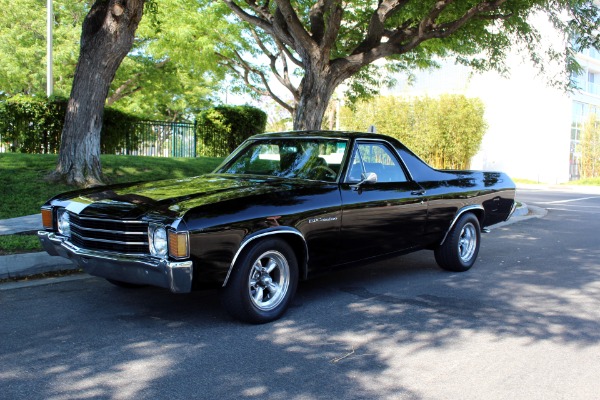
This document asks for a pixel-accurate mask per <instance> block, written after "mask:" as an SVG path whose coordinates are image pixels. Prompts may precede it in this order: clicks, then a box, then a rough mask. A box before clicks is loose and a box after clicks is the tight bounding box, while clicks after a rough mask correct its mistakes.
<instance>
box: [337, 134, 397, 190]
mask: <svg viewBox="0 0 600 400" xmlns="http://www.w3.org/2000/svg"><path fill="white" fill-rule="evenodd" d="M371 172H374V173H375V174H377V182H406V181H407V179H406V175H405V174H404V170H403V169H402V167H401V166H400V164H398V160H397V159H396V157H394V155H393V154H392V153H391V152H390V150H389V149H388V148H387V146H385V145H384V144H383V143H358V145H357V146H356V147H355V149H354V153H353V154H352V159H351V160H350V168H349V170H348V177H347V180H348V181H349V182H360V181H361V180H362V179H364V178H365V177H366V176H367V174H369V173H371Z"/></svg>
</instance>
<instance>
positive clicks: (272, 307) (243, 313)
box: [221, 239, 298, 324]
mask: <svg viewBox="0 0 600 400" xmlns="http://www.w3.org/2000/svg"><path fill="white" fill-rule="evenodd" d="M251 246H252V247H250V248H249V249H248V250H244V251H243V253H242V255H241V256H240V257H239V258H238V260H237V261H236V263H235V265H234V267H233V271H232V272H231V276H230V277H229V281H228V282H227V285H226V286H225V288H224V289H223V293H222V297H221V299H222V303H223V306H224V307H225V309H226V310H227V312H229V314H231V316H233V317H234V318H236V319H239V320H241V321H245V322H251V323H257V324H260V323H265V322H271V321H274V320H276V319H278V318H280V317H281V316H282V315H283V313H284V312H285V311H286V310H287V308H288V306H289V304H290V302H291V300H292V298H293V297H294V294H295V292H296V287H297V285H298V262H297V260H296V256H295V254H294V251H293V250H292V248H291V247H290V246H289V245H288V244H287V243H286V242H284V241H282V240H280V239H267V240H261V241H260V242H258V243H256V244H253V245H251Z"/></svg>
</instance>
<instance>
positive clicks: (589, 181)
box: [569, 178, 600, 186]
mask: <svg viewBox="0 0 600 400" xmlns="http://www.w3.org/2000/svg"><path fill="white" fill-rule="evenodd" d="M569 185H586V186H600V178H586V179H580V180H578V181H571V182H569Z"/></svg>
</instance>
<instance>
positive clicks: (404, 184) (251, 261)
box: [38, 131, 515, 323]
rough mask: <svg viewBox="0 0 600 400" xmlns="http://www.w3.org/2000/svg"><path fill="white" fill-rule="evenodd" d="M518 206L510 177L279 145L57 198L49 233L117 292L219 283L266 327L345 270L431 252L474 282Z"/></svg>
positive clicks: (352, 151)
mask: <svg viewBox="0 0 600 400" xmlns="http://www.w3.org/2000/svg"><path fill="white" fill-rule="evenodd" d="M514 196H515V185H514V183H513V182H512V181H511V179H510V178H509V177H508V176H507V175H505V174H503V173H501V172H477V171H446V170H436V169H433V168H431V167H429V166H428V165H427V164H425V163H424V162H423V161H422V160H421V159H419V158H418V157H417V156H415V155H414V154H413V153H412V152H411V151H410V150H408V149H407V148H406V147H405V146H404V145H402V144H401V143H400V142H398V141H397V140H396V139H394V138H391V137H387V136H383V135H378V134H367V133H352V132H323V131H308V132H285V133H268V134H261V135H256V136H253V137H251V138H250V139H248V140H246V141H245V142H244V143H243V144H242V145H241V146H240V147H239V148H238V149H237V150H236V151H234V152H233V153H232V154H231V155H230V156H229V157H227V159H226V160H225V161H224V162H223V163H222V164H221V165H220V166H219V167H218V168H217V169H216V170H215V171H214V172H213V173H211V174H207V175H203V176H198V177H194V178H186V179H173V180H164V181H156V182H141V183H132V184H120V185H112V186H105V187H100V188H92V189H84V190H80V191H75V192H69V193H64V194H61V195H58V196H56V197H54V198H53V199H51V200H49V201H48V202H47V203H46V204H45V205H44V206H43V207H42V217H43V225H44V229H45V230H43V231H40V232H39V233H38V235H39V237H40V240H41V242H42V244H43V246H44V248H45V249H46V251H47V252H48V253H49V254H51V255H60V256H63V257H67V258H70V259H72V260H73V261H74V262H75V263H76V264H77V265H79V266H80V267H81V268H83V269H84V270H85V271H86V272H88V273H90V274H92V275H96V276H100V277H104V278H106V279H108V280H109V281H110V282H112V283H114V284H116V285H119V286H124V287H133V286H139V285H154V286H159V287H164V288H168V289H170V290H171V291H172V292H175V293H186V292H190V291H191V290H194V289H198V288H202V287H206V286H207V285H211V284H217V285H218V286H220V287H221V291H222V300H223V305H224V307H225V308H226V309H227V311H228V312H229V313H230V314H231V315H233V316H234V317H235V318H238V319H241V320H244V321H249V322H255V323H261V322H268V321H272V320H275V319H277V318H279V317H281V315H282V314H283V313H284V312H285V310H286V309H287V307H288V305H289V304H290V301H291V300H292V298H293V296H294V293H295V291H296V287H297V285H298V282H299V281H300V280H305V279H307V278H310V277H311V276H313V275H315V274H318V273H321V272H324V271H327V270H331V269H332V268H334V267H340V266H345V265H350V264H356V263H357V262H361V261H364V260H369V259H375V258H378V257H387V256H395V255H398V254H402V253H408V252H412V251H415V250H419V249H430V250H433V251H434V253H435V259H436V261H437V263H438V264H439V265H440V266H441V267H442V268H444V269H446V270H450V271H466V270H468V269H469V268H471V267H472V266H473V264H474V263H475V260H476V259H477V253H478V251H479V245H480V234H481V231H482V229H484V228H485V227H487V226H489V225H493V224H496V223H498V222H501V221H505V220H507V219H508V218H509V217H510V215H511V213H512V211H513V210H514V207H515V202H514Z"/></svg>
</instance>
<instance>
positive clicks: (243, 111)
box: [197, 106, 267, 157]
mask: <svg viewBox="0 0 600 400" xmlns="http://www.w3.org/2000/svg"><path fill="white" fill-rule="evenodd" d="M197 121H198V129H199V130H201V134H200V135H199V137H200V138H202V139H201V140H200V141H199V144H198V146H199V149H198V154H203V155H209V156H212V157H223V156H226V155H227V154H229V153H231V152H232V151H233V150H235V148H236V147H237V146H239V145H240V144H241V143H242V142H243V141H244V140H246V139H247V138H249V137H250V136H252V135H255V134H257V133H263V132H264V131H265V128H266V126H267V114H266V113H265V112H264V111H262V110H260V109H258V108H256V107H252V106H217V107H213V108H210V109H208V110H205V111H203V112H201V113H200V114H199V115H198V117H197Z"/></svg>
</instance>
